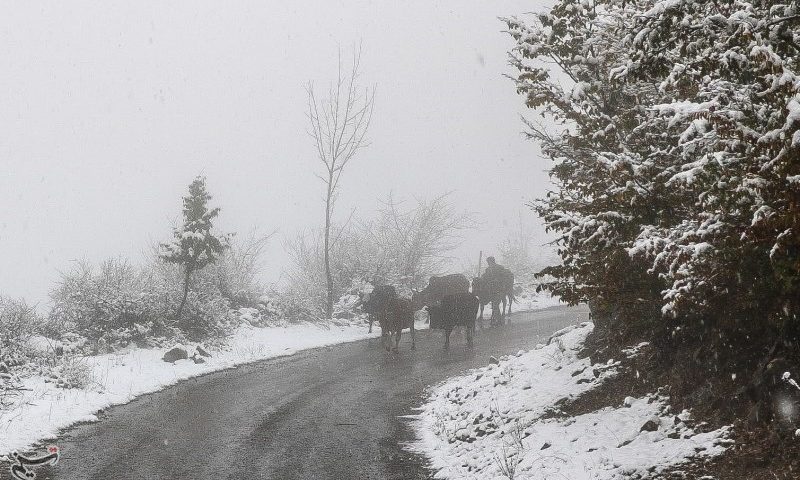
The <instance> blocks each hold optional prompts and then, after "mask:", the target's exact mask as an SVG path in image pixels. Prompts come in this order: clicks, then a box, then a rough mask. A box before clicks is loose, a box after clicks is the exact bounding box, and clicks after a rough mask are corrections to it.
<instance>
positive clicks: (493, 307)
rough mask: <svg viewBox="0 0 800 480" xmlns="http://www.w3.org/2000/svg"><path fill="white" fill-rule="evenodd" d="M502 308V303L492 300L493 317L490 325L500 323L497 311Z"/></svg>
mask: <svg viewBox="0 0 800 480" xmlns="http://www.w3.org/2000/svg"><path fill="white" fill-rule="evenodd" d="M499 308H500V302H498V301H497V300H495V299H493V300H492V317H491V319H490V320H489V325H492V326H493V325H496V324H497V322H498V319H497V317H498V316H499V312H498V311H497V310H498V309H499Z"/></svg>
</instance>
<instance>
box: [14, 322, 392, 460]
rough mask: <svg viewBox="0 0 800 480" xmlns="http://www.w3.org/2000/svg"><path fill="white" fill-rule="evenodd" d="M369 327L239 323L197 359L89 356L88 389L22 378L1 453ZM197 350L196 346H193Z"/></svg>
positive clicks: (357, 335)
mask: <svg viewBox="0 0 800 480" xmlns="http://www.w3.org/2000/svg"><path fill="white" fill-rule="evenodd" d="M379 332H380V329H379V328H375V329H374V330H373V333H372V334H368V333H367V329H366V327H365V325H364V324H363V323H355V324H353V323H348V324H344V323H343V324H341V325H331V326H330V327H329V328H325V327H323V326H320V325H317V324H310V323H305V324H294V325H287V326H283V327H268V328H255V327H250V326H243V327H241V328H239V329H238V330H237V331H236V333H235V334H234V335H233V337H232V338H231V339H230V341H229V342H228V345H227V346H226V347H225V348H224V349H218V350H213V351H211V352H210V353H211V355H212V357H210V358H204V360H205V361H206V362H205V363H200V364H196V363H195V362H194V361H193V360H191V359H186V360H178V361H176V362H175V363H167V362H164V361H163V360H162V358H161V357H162V356H163V355H164V353H165V349H144V348H136V349H131V350H129V351H127V352H118V353H112V354H107V355H98V356H90V357H83V358H82V361H85V362H86V363H87V364H88V365H89V366H90V367H91V372H92V374H93V379H92V383H93V386H91V387H89V388H88V389H64V388H57V387H56V386H55V384H54V383H52V382H50V383H46V382H45V378H44V377H41V376H33V377H28V378H23V379H22V387H23V388H25V389H26V390H22V391H21V392H20V393H21V395H20V396H18V397H17V398H16V399H15V400H14V405H12V406H11V407H10V408H8V409H4V410H0V456H2V455H7V454H9V453H11V452H12V451H13V450H22V449H25V448H26V447H28V446H30V445H32V444H33V443H35V442H37V441H39V440H46V439H52V438H55V437H56V435H57V433H58V431H59V430H60V429H62V428H65V427H67V426H69V425H71V424H73V423H76V422H81V421H96V420H97V417H96V416H95V413H96V412H97V411H99V410H101V409H104V408H107V407H109V406H111V405H117V404H122V403H127V402H129V401H131V400H133V399H134V398H135V397H137V396H139V395H142V394H145V393H150V392H154V391H157V390H160V389H162V388H164V387H166V386H168V385H173V384H175V383H177V382H178V381H180V380H184V379H187V378H190V377H194V376H197V375H202V374H204V373H209V372H213V371H217V370H222V369H225V368H231V367H234V366H236V365H240V364H243V363H248V362H254V361H257V360H262V359H266V358H272V357H278V356H282V355H291V354H293V353H295V352H298V351H300V350H304V349H309V348H315V347H322V346H326V345H332V344H336V343H343V342H351V341H355V340H361V339H364V338H370V337H375V336H378V335H379ZM187 350H189V355H192V353H193V350H194V347H190V348H187Z"/></svg>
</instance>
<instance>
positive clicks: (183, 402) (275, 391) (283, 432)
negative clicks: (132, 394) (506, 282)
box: [0, 307, 588, 480]
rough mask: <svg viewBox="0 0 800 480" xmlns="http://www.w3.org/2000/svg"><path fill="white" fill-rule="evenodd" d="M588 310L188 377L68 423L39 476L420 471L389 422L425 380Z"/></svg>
mask: <svg viewBox="0 0 800 480" xmlns="http://www.w3.org/2000/svg"><path fill="white" fill-rule="evenodd" d="M587 318H588V311H587V309H585V308H581V307H575V308H564V307H559V308H554V309H548V310H542V311H538V312H531V313H523V314H515V315H514V316H513V317H512V320H511V324H510V325H507V326H505V327H499V328H492V329H487V330H483V331H479V332H478V334H477V335H476V338H475V348H474V349H472V350H467V349H466V348H465V346H464V345H465V339H464V337H463V336H462V335H460V334H459V333H458V332H456V333H454V334H453V336H452V337H451V348H450V351H449V352H444V351H443V350H442V345H443V339H442V334H441V332H439V331H427V330H423V331H421V332H418V333H417V350H416V351H411V350H409V348H410V337H409V336H408V335H405V334H404V335H403V341H402V342H401V345H400V348H401V351H400V353H399V354H393V353H387V352H385V351H384V350H382V349H380V348H379V345H378V341H377V339H375V340H366V341H360V342H354V343H349V344H343V345H338V346H334V347H326V348H321V349H316V350H310V351H306V352H301V353H298V354H296V355H293V356H290V357H284V358H278V359H273V360H266V361H262V362H258V363H255V364H251V365H247V366H242V367H239V368H237V369H232V370H227V371H223V372H218V373H214V374H209V375H206V376H203V377H199V378H196V379H192V380H188V381H185V382H182V383H180V384H178V385H175V386H174V387H170V388H168V389H166V390H164V391H161V392H158V393H154V394H150V395H146V396H143V397H140V398H139V399H137V400H134V401H133V402H131V403H129V404H127V405H123V406H118V407H114V408H111V409H109V410H107V411H106V412H104V413H102V414H100V415H99V416H100V419H101V421H100V422H98V423H93V424H84V425H79V426H76V427H73V428H71V429H68V430H67V431H66V432H64V434H63V436H62V438H61V439H60V440H58V442H57V444H58V445H59V447H60V448H61V452H62V456H61V461H60V462H59V464H58V465H57V466H55V467H42V468H39V469H37V471H36V473H37V479H101V480H123V479H135V480H144V479H170V480H176V479H187V480H189V479H191V480H201V479H214V480H219V479H281V480H284V479H286V480H290V479H359V480H362V479H404V480H406V479H422V478H430V475H431V472H430V471H428V470H427V469H426V468H425V465H424V464H425V462H424V459H422V458H420V457H419V456H416V455H412V454H409V453H408V452H406V451H405V450H403V448H402V445H403V443H404V442H407V441H410V440H413V433H412V431H411V428H410V426H409V425H408V422H407V420H404V419H402V418H398V417H399V416H402V415H408V414H412V413H413V411H412V409H413V408H414V407H416V406H418V405H419V404H420V403H421V402H422V400H423V395H424V389H425V387H426V386H428V385H431V384H435V383H437V382H440V381H442V380H444V379H445V378H447V377H449V376H452V375H456V374H458V373H460V372H463V371H464V370H467V369H469V368H473V367H478V366H483V365H485V364H487V363H488V361H489V357H490V356H491V355H503V354H509V353H515V352H517V351H518V350H520V349H529V348H532V347H533V346H534V345H536V343H537V342H539V341H542V340H544V339H546V338H547V336H549V335H550V334H551V333H552V332H554V331H556V330H558V329H560V328H562V327H564V326H567V325H570V324H574V323H577V322H580V321H584V320H586V319H587ZM6 468H7V467H6ZM7 474H8V471H7V470H6V469H5V468H3V471H2V472H0V478H6V475H7Z"/></svg>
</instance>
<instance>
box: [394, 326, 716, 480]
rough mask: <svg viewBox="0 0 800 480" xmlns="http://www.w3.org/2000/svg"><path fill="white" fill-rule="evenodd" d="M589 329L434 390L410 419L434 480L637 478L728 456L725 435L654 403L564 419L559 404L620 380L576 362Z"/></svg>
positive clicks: (630, 401) (607, 370)
mask: <svg viewBox="0 0 800 480" xmlns="http://www.w3.org/2000/svg"><path fill="white" fill-rule="evenodd" d="M592 328H593V325H592V324H591V323H584V324H582V325H580V326H576V327H570V328H567V329H564V330H562V331H560V332H558V333H557V334H556V335H554V337H553V339H552V341H551V342H550V343H549V345H546V346H545V345H537V347H536V349H534V350H532V351H530V352H527V353H523V352H520V353H518V354H517V355H516V356H511V357H507V358H506V357H504V358H501V359H500V360H499V361H498V362H496V363H493V364H491V365H489V366H487V367H483V368H479V369H476V370H474V371H472V372H470V373H468V374H465V375H463V376H459V377H455V378H452V379H450V380H448V381H446V382H445V383H443V384H442V385H439V386H437V387H435V388H434V389H432V391H431V392H430V393H431V396H430V398H429V401H428V402H427V403H426V404H424V406H423V407H422V408H421V409H420V410H421V411H420V414H419V415H417V416H414V417H413V425H414V428H415V430H416V432H417V437H418V439H419V440H418V441H417V442H415V443H413V444H411V445H409V447H410V448H411V449H412V450H414V451H417V452H419V453H422V454H424V455H425V456H427V457H428V459H429V461H430V463H431V467H432V468H433V469H434V470H435V471H436V477H437V478H457V479H481V480H485V479H504V478H509V479H510V478H515V479H556V478H563V479H570V480H579V479H597V480H602V479H620V478H629V477H631V476H633V477H634V478H636V476H646V475H647V473H648V472H653V471H656V472H657V471H660V470H662V469H663V468H665V467H666V466H669V465H674V464H677V463H681V462H683V461H685V460H687V459H689V458H692V457H701V456H711V455H717V454H720V453H722V452H723V451H724V449H725V447H726V445H728V444H729V443H730V440H728V439H727V436H728V428H727V427H726V428H722V429H719V430H715V431H712V432H708V433H698V432H696V431H695V430H693V429H692V428H690V427H689V426H688V425H687V424H691V422H690V415H689V413H688V412H686V411H684V412H681V413H680V414H677V415H676V414H674V413H670V409H669V406H668V404H667V403H666V399H665V398H663V397H660V396H656V395H651V396H647V397H643V398H630V397H629V398H626V399H625V405H621V406H619V407H607V408H603V409H601V410H598V411H595V412H592V413H588V414H585V415H578V416H575V417H570V418H563V417H561V416H559V415H558V411H557V407H556V406H555V404H556V403H557V402H559V401H563V400H565V399H572V398H575V397H576V396H578V395H580V394H582V393H585V392H587V391H589V390H591V389H593V388H595V387H597V386H598V385H599V384H600V383H602V382H603V381H605V380H607V379H609V378H611V377H613V376H615V375H617V374H618V371H617V367H618V365H619V363H618V362H613V361H610V362H609V363H608V364H606V365H597V364H595V365H592V364H591V363H590V360H589V359H588V358H583V359H581V358H578V357H577V354H578V352H579V351H580V349H581V347H582V345H583V342H584V340H585V339H586V336H587V335H588V334H589V333H590V332H591V331H592Z"/></svg>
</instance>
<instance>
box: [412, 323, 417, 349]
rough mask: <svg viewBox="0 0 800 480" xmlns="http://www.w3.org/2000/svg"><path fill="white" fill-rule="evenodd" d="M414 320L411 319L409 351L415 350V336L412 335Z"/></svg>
mask: <svg viewBox="0 0 800 480" xmlns="http://www.w3.org/2000/svg"><path fill="white" fill-rule="evenodd" d="M414 332H415V330H414V319H413V318H412V319H411V350H416V349H417V339H416V334H415V333H414Z"/></svg>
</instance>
